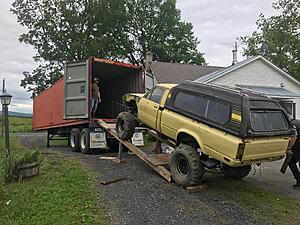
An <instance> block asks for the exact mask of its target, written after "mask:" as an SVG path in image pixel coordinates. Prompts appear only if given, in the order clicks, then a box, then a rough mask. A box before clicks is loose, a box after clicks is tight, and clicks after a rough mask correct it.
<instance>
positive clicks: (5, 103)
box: [0, 92, 12, 155]
mask: <svg viewBox="0 0 300 225" xmlns="http://www.w3.org/2000/svg"><path fill="white" fill-rule="evenodd" d="M11 98H12V95H10V94H8V93H7V92H4V93H3V94H1V95H0V99H1V104H2V105H3V111H4V127H5V148H6V152H7V154H8V155H9V154H10V149H9V127H8V105H9V104H10V102H11ZM2 119H3V118H2Z"/></svg>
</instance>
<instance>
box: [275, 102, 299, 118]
mask: <svg viewBox="0 0 300 225" xmlns="http://www.w3.org/2000/svg"><path fill="white" fill-rule="evenodd" d="M279 104H280V105H281V106H282V108H284V109H285V111H286V112H287V113H288V114H289V116H290V117H291V118H295V117H296V104H295V103H293V102H292V101H279Z"/></svg>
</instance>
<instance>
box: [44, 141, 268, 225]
mask: <svg viewBox="0 0 300 225" xmlns="http://www.w3.org/2000/svg"><path fill="white" fill-rule="evenodd" d="M48 150H49V151H56V152H61V153H64V154H65V155H66V156H69V157H72V158H75V159H78V160H80V161H82V162H84V163H86V164H88V165H89V169H90V170H91V171H92V172H93V173H94V174H95V176H96V177H97V181H100V180H110V179H114V178H120V177H126V178H127V180H124V181H120V182H117V183H112V184H109V185H101V184H100V182H99V184H98V188H99V194H100V195H101V199H102V200H101V201H102V202H103V204H104V207H105V212H106V215H107V219H108V221H110V222H111V223H112V224H120V225H126V224H128V225H142V224H144V225H146V224H147V225H148V224H153V225H154V224H155V225H156V224H164V225H168V224H176V225H178V224H180V225H181V224H182V225H183V224H189V225H193V224H195V225H196V224H197V225H201V224H205V225H210V224H237V225H238V224H265V223H260V222H259V221H257V220H255V219H254V218H253V217H251V215H249V214H248V213H247V212H246V211H245V210H244V209H242V208H240V207H238V206H237V205H234V204H233V203H229V202H228V201H226V200H224V199H223V198H221V197H218V196H215V195H214V194H213V193H211V192H207V191H203V192H199V193H193V194H189V193H187V192H186V191H185V190H183V189H182V188H180V187H178V186H176V185H175V184H174V183H168V182H167V181H165V180H164V179H163V178H162V177H160V176H159V175H158V174H157V173H156V172H155V171H153V170H152V169H151V168H150V167H148V166H147V165H146V164H145V163H143V162H142V161H141V160H140V159H138V158H137V157H136V156H135V155H129V154H128V153H124V159H125V160H126V161H127V163H126V164H115V163H112V162H111V161H110V160H103V159H102V160H101V159H99V158H100V157H101V156H103V155H99V154H98V155H83V154H81V153H73V152H70V151H69V150H68V149H67V148H57V147H56V148H50V149H48Z"/></svg>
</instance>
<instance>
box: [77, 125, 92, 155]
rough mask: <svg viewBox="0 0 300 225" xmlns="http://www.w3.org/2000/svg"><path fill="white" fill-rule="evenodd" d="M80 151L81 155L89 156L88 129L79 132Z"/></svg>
mask: <svg viewBox="0 0 300 225" xmlns="http://www.w3.org/2000/svg"><path fill="white" fill-rule="evenodd" d="M79 146H80V151H81V152H82V153H83V154H90V153H91V149H90V131H89V129H88V128H84V129H82V131H81V132H80V140H79Z"/></svg>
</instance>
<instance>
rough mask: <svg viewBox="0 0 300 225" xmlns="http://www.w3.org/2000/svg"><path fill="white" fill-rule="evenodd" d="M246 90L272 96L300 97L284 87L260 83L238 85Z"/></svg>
mask: <svg viewBox="0 0 300 225" xmlns="http://www.w3.org/2000/svg"><path fill="white" fill-rule="evenodd" d="M237 87H239V88H242V89H244V90H248V91H253V92H256V93H260V94H264V95H267V96H269V97H272V98H300V95H299V94H296V93H295V92H292V91H289V90H287V89H285V88H283V87H274V86H258V85H237Z"/></svg>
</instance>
